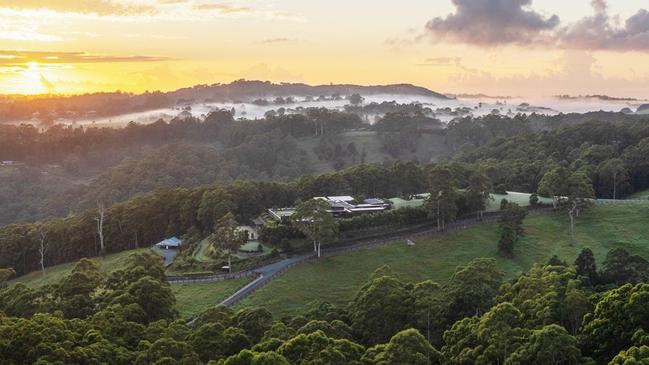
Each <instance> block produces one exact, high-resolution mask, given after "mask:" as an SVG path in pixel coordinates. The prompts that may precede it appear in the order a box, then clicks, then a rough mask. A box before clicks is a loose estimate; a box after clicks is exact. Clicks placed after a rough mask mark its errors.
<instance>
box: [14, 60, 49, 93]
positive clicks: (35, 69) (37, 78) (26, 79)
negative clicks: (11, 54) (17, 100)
mask: <svg viewBox="0 0 649 365" xmlns="http://www.w3.org/2000/svg"><path fill="white" fill-rule="evenodd" d="M26 66H27V67H26V68H25V69H24V70H23V71H22V72H21V74H20V80H19V83H20V87H19V89H20V93H21V94H42V93H45V92H47V90H45V87H44V85H43V82H42V75H41V68H40V65H39V64H38V62H28V63H26Z"/></svg>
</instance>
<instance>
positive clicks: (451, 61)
mask: <svg viewBox="0 0 649 365" xmlns="http://www.w3.org/2000/svg"><path fill="white" fill-rule="evenodd" d="M461 62H462V59H461V58H460V57H432V58H427V59H425V60H424V62H422V63H419V64H417V66H433V67H441V66H460V65H461Z"/></svg>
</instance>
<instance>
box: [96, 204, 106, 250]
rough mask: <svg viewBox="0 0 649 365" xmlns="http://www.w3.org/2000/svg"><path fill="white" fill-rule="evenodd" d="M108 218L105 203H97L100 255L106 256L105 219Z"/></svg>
mask: <svg viewBox="0 0 649 365" xmlns="http://www.w3.org/2000/svg"><path fill="white" fill-rule="evenodd" d="M105 218H106V207H105V206H104V203H101V202H99V201H97V216H96V217H95V220H96V221H97V235H99V254H100V255H102V256H103V255H105V254H106V246H105V245H104V219H105Z"/></svg>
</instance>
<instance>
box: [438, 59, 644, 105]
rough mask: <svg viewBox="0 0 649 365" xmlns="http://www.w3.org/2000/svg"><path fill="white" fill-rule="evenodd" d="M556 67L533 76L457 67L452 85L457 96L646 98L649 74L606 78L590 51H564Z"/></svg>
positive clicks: (631, 72)
mask: <svg viewBox="0 0 649 365" xmlns="http://www.w3.org/2000/svg"><path fill="white" fill-rule="evenodd" d="M552 63H553V67H552V68H548V69H547V70H545V71H540V72H533V73H521V74H511V75H507V76H497V75H495V74H493V73H492V72H491V71H489V70H481V69H476V68H471V67H467V66H464V65H462V64H460V65H458V66H457V71H456V72H455V73H452V74H451V75H450V76H449V78H448V82H449V84H451V85H453V87H454V88H455V89H456V90H457V91H458V92H475V93H478V92H479V93H488V94H496V93H498V94H502V93H508V94H518V95H528V96H542V95H558V94H566V93H568V94H580V93H584V90H587V93H589V94H608V95H610V94H611V93H617V94H625V95H632V96H637V97H641V96H643V95H646V94H647V85H649V73H643V72H634V71H633V70H629V72H628V73H627V74H625V75H618V76H605V75H603V74H602V72H601V71H602V68H601V65H600V64H599V63H598V61H597V59H596V58H595V56H594V55H593V54H592V52H590V51H584V50H565V51H563V53H562V54H561V56H560V57H558V58H557V59H556V60H554V61H553V62H552Z"/></svg>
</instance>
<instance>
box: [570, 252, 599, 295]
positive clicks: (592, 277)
mask: <svg viewBox="0 0 649 365" xmlns="http://www.w3.org/2000/svg"><path fill="white" fill-rule="evenodd" d="M575 270H576V271H577V275H579V276H581V277H582V278H584V279H585V280H586V284H587V285H588V286H591V285H593V284H595V283H597V281H598V276H597V262H596V261H595V255H594V254H593V251H591V249H590V248H588V247H586V248H584V249H582V250H581V252H580V253H579V256H577V259H575Z"/></svg>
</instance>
